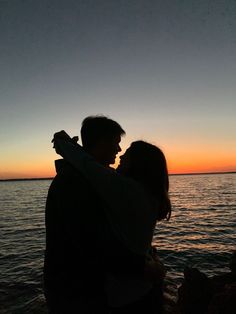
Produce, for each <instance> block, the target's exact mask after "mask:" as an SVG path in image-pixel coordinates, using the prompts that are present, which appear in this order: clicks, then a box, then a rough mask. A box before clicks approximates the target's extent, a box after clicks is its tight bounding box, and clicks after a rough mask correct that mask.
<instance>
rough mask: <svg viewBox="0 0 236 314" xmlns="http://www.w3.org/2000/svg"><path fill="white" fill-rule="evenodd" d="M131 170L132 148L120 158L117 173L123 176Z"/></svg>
mask: <svg viewBox="0 0 236 314" xmlns="http://www.w3.org/2000/svg"><path fill="white" fill-rule="evenodd" d="M129 168H130V148H128V149H127V150H126V151H125V153H124V154H123V155H121V156H120V163H119V165H118V167H117V171H118V172H119V173H121V174H126V173H127V172H128V170H129Z"/></svg>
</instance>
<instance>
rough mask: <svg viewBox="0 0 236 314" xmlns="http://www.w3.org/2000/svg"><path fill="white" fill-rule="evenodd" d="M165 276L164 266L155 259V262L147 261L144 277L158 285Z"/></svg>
mask: <svg viewBox="0 0 236 314" xmlns="http://www.w3.org/2000/svg"><path fill="white" fill-rule="evenodd" d="M165 275H166V268H165V266H164V264H163V263H162V262H161V261H160V260H159V259H157V258H155V260H147V261H146V265H145V277H146V278H147V279H148V280H149V281H151V282H153V283H158V282H159V283H160V282H162V281H163V279H164V278H165Z"/></svg>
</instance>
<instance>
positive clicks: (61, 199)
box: [44, 160, 108, 313]
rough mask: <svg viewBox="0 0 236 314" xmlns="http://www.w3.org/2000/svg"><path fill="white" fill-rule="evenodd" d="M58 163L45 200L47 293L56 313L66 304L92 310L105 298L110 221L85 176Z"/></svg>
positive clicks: (45, 274)
mask: <svg viewBox="0 0 236 314" xmlns="http://www.w3.org/2000/svg"><path fill="white" fill-rule="evenodd" d="M60 163H61V164H62V165H61V167H59V168H60V169H59V172H58V174H57V176H56V177H55V178H54V180H53V182H52V184H51V187H50V189H49V192H48V198H47V204H46V253H45V266H44V282H45V295H46V298H47V302H48V304H49V308H50V307H51V308H57V311H56V312H57V313H63V312H65V313H70V311H69V308H70V307H71V312H72V311H73V313H76V310H77V311H79V310H81V308H82V309H83V310H84V311H83V312H82V313H92V310H91V309H89V308H90V307H92V306H93V305H94V304H97V306H101V307H102V306H103V305H102V304H103V302H105V297H104V291H103V289H102V287H103V286H104V284H103V282H104V279H105V276H104V269H103V268H104V261H103V259H102V255H101V252H100V250H103V247H104V245H105V242H104V241H105V239H104V237H103V235H105V234H106V230H105V229H104V228H106V226H107V225H108V224H107V223H106V218H105V217H104V215H103V208H102V205H103V204H102V202H101V201H100V200H99V199H98V198H97V196H96V195H95V194H94V192H93V190H92V189H91V187H90V186H89V184H88V183H87V182H86V180H85V179H84V178H83V177H82V175H81V174H80V173H78V172H77V171H76V170H74V169H73V168H72V167H71V166H70V165H68V164H66V163H65V162H64V161H62V160H61V161H60ZM101 228H102V229H103V230H102V232H101ZM75 307H76V308H75ZM62 309H63V310H62ZM104 313H105V312H104Z"/></svg>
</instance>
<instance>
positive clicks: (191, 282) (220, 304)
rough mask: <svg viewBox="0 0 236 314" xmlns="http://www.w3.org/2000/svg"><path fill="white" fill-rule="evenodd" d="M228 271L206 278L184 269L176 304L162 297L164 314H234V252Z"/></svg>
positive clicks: (235, 299)
mask: <svg viewBox="0 0 236 314" xmlns="http://www.w3.org/2000/svg"><path fill="white" fill-rule="evenodd" d="M229 268H230V270H231V271H230V272H228V273H225V274H222V275H217V276H213V277H207V275H206V274H204V273H203V272H201V271H199V270H198V269H197V268H190V267H186V268H185V270H184V280H183V283H182V285H181V286H180V287H179V289H178V296H177V302H176V303H175V304H173V302H172V300H171V299H170V298H168V297H166V296H165V311H164V313H165V314H235V313H236V251H235V252H233V254H232V257H231V260H230V262H229Z"/></svg>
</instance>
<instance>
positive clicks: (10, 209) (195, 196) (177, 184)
mask: <svg viewBox="0 0 236 314" xmlns="http://www.w3.org/2000/svg"><path fill="white" fill-rule="evenodd" d="M235 183H236V174H224V175H189V176H187V175H185V176H171V177H170V190H171V191H170V196H171V200H172V204H173V214H172V217H171V220H170V221H169V222H161V223H158V225H157V227H156V230H155V235H154V240H153V243H154V244H155V246H157V248H158V251H159V254H160V256H161V258H162V259H163V260H164V261H165V264H166V265H167V267H168V276H167V283H168V284H169V287H170V291H172V292H173V293H175V290H176V287H177V286H178V284H180V282H181V280H182V277H183V269H184V267H185V266H186V265H191V266H196V267H198V268H199V269H200V270H202V271H204V272H205V273H206V274H207V275H213V274H216V273H220V272H223V271H228V260H229V257H230V253H231V252H232V251H233V250H234V249H235V236H236V235H235V230H236V218H235V216H236V215H235V210H236V197H235V196H236V189H235V187H236V184H235ZM49 185H50V181H44V180H42V181H15V182H0V189H1V195H0V204H1V222H0V223H1V228H0V245H1V255H0V261H1V272H0V276H1V282H0V292H1V295H2V297H1V298H2V300H0V302H1V304H4V309H3V311H1V314H4V313H45V311H46V310H45V303H44V297H43V294H42V266H43V254H44V247H45V228H44V207H45V198H46V195H47V190H48V187H49Z"/></svg>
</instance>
